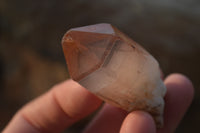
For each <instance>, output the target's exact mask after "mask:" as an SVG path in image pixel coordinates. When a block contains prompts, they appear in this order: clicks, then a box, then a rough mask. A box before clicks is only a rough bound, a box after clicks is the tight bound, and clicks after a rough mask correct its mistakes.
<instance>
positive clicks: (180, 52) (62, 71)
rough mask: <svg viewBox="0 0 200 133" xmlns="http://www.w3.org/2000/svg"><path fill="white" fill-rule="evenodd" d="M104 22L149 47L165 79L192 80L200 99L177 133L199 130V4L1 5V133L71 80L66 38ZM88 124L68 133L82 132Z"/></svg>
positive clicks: (70, 0)
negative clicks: (182, 76)
mask: <svg viewBox="0 0 200 133" xmlns="http://www.w3.org/2000/svg"><path fill="white" fill-rule="evenodd" d="M102 22H106V23H111V24H112V25H114V26H116V27H118V28H119V29H120V30H121V31H123V32H124V33H126V34H127V35H129V36H130V37H131V38H132V39H133V40H135V41H136V42H138V43H139V44H141V45H142V46H143V47H145V48H146V49H147V50H148V51H149V52H150V53H151V54H152V55H153V56H154V57H155V58H156V59H157V60H158V61H159V63H160V66H161V68H162V70H163V72H164V73H165V75H168V74H170V73H173V72H179V73H183V74H185V75H187V76H188V77H189V78H190V79H191V80H192V82H193V83H194V87H195V89H196V92H195V98H194V101H193V103H192V105H191V107H190V109H189V110H188V112H187V114H186V116H185V117H184V119H183V121H182V122H181V124H180V126H179V127H178V129H177V131H176V133H188V132H197V131H198V130H199V126H198V125H199V123H200V113H199V112H200V80H199V79H200V78H199V75H200V37H199V36H200V1H199V0H151V1H150V0H123V1H122V0H59V1H58V0H42V1H41V0H17V1H16V0H0V130H2V129H3V127H4V126H5V125H6V124H7V123H8V121H9V120H10V119H11V117H12V116H13V114H14V113H15V112H16V111H17V110H18V109H19V108H20V107H21V106H22V105H23V104H25V103H26V102H28V101H30V100H31V99H33V98H35V97H37V96H39V95H41V94H42V93H44V92H45V91H47V90H48V89H49V88H50V87H51V86H52V85H54V84H56V83H59V82H61V81H63V80H65V79H67V78H69V75H68V72H67V67H66V64H65V59H64V55H63V52H62V48H61V38H62V36H63V35H64V33H65V32H66V31H67V30H68V29H69V28H72V27H78V26H84V25H90V24H96V23H102ZM183 104H184V103H183ZM87 121H88V120H84V121H82V122H80V123H78V124H76V125H74V126H72V127H71V128H70V129H68V130H67V131H66V132H72V133H75V132H78V131H80V130H81V129H82V128H83V127H84V125H85V123H86V122H87Z"/></svg>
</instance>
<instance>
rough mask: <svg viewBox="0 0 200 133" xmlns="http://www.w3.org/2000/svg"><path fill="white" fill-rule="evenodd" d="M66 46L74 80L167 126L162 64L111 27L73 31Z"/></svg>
mask: <svg viewBox="0 0 200 133" xmlns="http://www.w3.org/2000/svg"><path fill="white" fill-rule="evenodd" d="M62 46H63V51H64V55H65V58H66V62H67V65H68V70H69V73H70V75H71V78H72V79H73V80H75V81H77V82H78V83H79V84H81V85H82V86H84V87H85V88H86V89H88V90H89V91H91V92H92V93H94V94H95V95H97V96H98V97H100V98H101V99H103V100H104V101H106V102H107V103H110V104H112V105H114V106H117V107H120V108H122V109H124V110H127V111H129V112H130V111H133V110H144V111H147V112H149V113H150V114H151V115H152V116H153V118H154V120H155V122H156V124H157V127H158V128H159V127H162V126H163V108H164V100H163V97H164V95H165V93H166V88H165V85H164V84H163V82H162V80H161V78H160V69H159V65H158V62H157V61H156V60H155V59H154V58H153V57H152V56H151V55H150V54H149V53H148V52H147V51H145V50H144V49H143V48H142V47H141V46H140V45H138V44H137V43H136V42H134V41H133V40H131V39H130V38H128V37H127V36H126V35H125V34H123V33H122V32H120V31H119V30H118V29H116V28H115V27H113V26H112V25H110V24H96V25H90V26H84V27H80V28H73V29H70V30H69V31H68V32H67V33H66V34H65V35H64V37H63V40H62Z"/></svg>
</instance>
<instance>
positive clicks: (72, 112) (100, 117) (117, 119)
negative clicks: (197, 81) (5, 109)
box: [3, 74, 194, 133]
mask: <svg viewBox="0 0 200 133" xmlns="http://www.w3.org/2000/svg"><path fill="white" fill-rule="evenodd" d="M164 83H165V85H166V87H167V94H166V96H165V103H166V105H165V110H164V127H163V128H162V129H156V126H155V123H154V121H153V118H152V117H151V115H149V114H148V113H146V112H143V111H133V112H131V113H129V114H128V113H127V112H125V111H123V110H121V109H119V108H116V107H113V106H111V105H108V104H105V105H104V106H103V107H102V109H101V110H100V111H99V113H98V114H97V115H96V116H95V118H94V119H93V120H92V121H91V123H90V124H89V125H88V126H87V127H86V129H85V130H84V131H83V132H84V133H94V132H95V133H102V132H103V133H118V132H120V133H173V132H174V131H175V129H176V127H177V126H178V124H179V123H180V121H181V119H182V118H183V116H184V114H185V112H186V110H187V109H188V107H189V105H190V104H191V102H192V99H193V95H194V88H193V85H192V83H191V81H190V80H189V79H188V78H187V77H185V76H184V75H181V74H171V75H169V76H168V77H167V78H166V79H165V80H164ZM101 103H102V101H101V100H100V99H98V98H97V97H96V96H94V95H93V94H91V93H90V92H89V91H87V90H86V89H85V88H83V87H81V86H80V85H79V84H77V83H76V82H74V81H72V80H67V81H65V82H63V83H61V84H58V85H56V86H54V87H53V88H52V89H51V90H50V91H48V92H47V93H45V94H43V95H42V96H40V97H38V98H37V99H35V100H33V101H31V102H30V103H28V104H27V105H25V106H24V107H22V108H21V109H20V110H19V111H18V112H17V113H16V114H15V116H14V117H13V119H12V120H11V121H10V122H9V124H8V125H7V126H6V127H5V129H4V130H3V133H13V132H15V133H27V132H28V133H51V132H52V133H55V132H61V131H63V130H64V129H66V128H67V127H69V126H71V125H72V124H73V123H75V122H77V121H78V120H80V119H82V118H83V117H86V116H87V115H89V114H90V113H92V112H94V111H95V110H96V109H97V108H98V107H99V106H100V105H101Z"/></svg>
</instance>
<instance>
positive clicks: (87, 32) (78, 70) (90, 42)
mask: <svg viewBox="0 0 200 133" xmlns="http://www.w3.org/2000/svg"><path fill="white" fill-rule="evenodd" d="M105 25H106V26H105ZM108 26H109V27H108ZM104 28H105V29H104ZM115 40H116V37H115V36H114V31H113V29H112V26H110V25H108V24H102V25H99V26H98V27H94V26H93V27H90V26H86V27H81V28H74V29H71V30H69V31H68V32H67V33H66V34H65V35H64V37H63V40H62V46H63V51H64V54H65V57H66V62H70V63H68V69H69V73H70V75H71V77H72V78H73V79H74V80H76V81H78V80H80V79H82V78H84V77H85V76H87V75H88V74H90V73H91V72H93V71H95V70H97V69H98V68H99V67H100V66H101V65H102V64H103V62H104V59H105V57H106V55H107V54H108V53H109V52H110V50H111V48H112V46H113V44H114V41H115Z"/></svg>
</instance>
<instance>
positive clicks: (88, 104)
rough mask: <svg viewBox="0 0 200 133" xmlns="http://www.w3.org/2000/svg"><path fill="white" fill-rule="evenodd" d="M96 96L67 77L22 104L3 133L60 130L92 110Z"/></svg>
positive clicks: (97, 101)
mask: <svg viewBox="0 0 200 133" xmlns="http://www.w3.org/2000/svg"><path fill="white" fill-rule="evenodd" d="M100 104H101V100H99V99H98V98H97V97H96V96H94V95H93V94H91V93H90V92H88V91H87V90H86V89H84V88H83V87H81V86H80V85H79V84H78V83H76V82H74V81H72V80H68V81H65V82H63V83H61V84H59V85H56V86H55V87H53V88H52V89H51V90H50V91H49V92H47V93H45V94H44V95H42V96H40V97H39V98H37V99H35V100H34V101H32V102H30V103H28V104H27V105H25V106H24V107H23V108H22V109H21V110H19V111H18V113H17V114H16V115H15V116H14V117H13V119H12V120H11V122H10V123H9V124H8V126H7V127H6V128H5V130H4V131H3V133H13V132H15V133H25V132H31V133H39V132H40V133H41V132H49V133H50V132H60V131H62V130H64V129H65V128H66V127H68V126H70V125H71V124H73V123H74V122H76V121H78V120H79V119H81V118H83V117H84V116H86V115H88V114H90V113H91V112H93V111H94V110H96V109H97V108H98V107H99V106H100Z"/></svg>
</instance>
